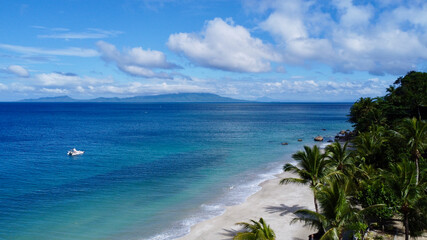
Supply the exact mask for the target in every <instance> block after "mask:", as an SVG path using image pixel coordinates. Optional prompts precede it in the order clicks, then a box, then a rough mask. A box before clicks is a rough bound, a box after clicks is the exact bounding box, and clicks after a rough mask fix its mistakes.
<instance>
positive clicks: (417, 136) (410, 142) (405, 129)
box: [397, 118, 427, 184]
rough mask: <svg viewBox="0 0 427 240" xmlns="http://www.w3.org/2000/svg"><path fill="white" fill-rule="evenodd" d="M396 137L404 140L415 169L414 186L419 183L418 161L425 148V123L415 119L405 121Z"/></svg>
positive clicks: (426, 143)
mask: <svg viewBox="0 0 427 240" xmlns="http://www.w3.org/2000/svg"><path fill="white" fill-rule="evenodd" d="M397 134H398V136H400V137H401V138H403V139H405V141H406V143H407V146H408V148H409V151H410V153H411V157H412V159H413V160H414V161H415V165H416V167H417V176H416V184H418V182H419V175H420V168H419V159H420V157H421V154H422V153H423V152H424V150H425V149H426V148H427V123H426V122H425V121H423V120H417V119H416V118H412V119H409V118H407V119H405V120H403V122H402V125H401V126H400V128H399V131H398V132H397Z"/></svg>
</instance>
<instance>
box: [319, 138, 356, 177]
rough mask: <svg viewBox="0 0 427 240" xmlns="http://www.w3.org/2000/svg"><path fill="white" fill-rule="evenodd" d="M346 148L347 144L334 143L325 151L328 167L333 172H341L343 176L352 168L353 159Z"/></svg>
mask: <svg viewBox="0 0 427 240" xmlns="http://www.w3.org/2000/svg"><path fill="white" fill-rule="evenodd" d="M347 147H348V142H346V143H344V145H342V144H341V143H340V142H338V141H335V142H334V143H332V144H330V145H328V146H327V147H326V149H325V150H326V159H327V162H328V164H329V166H331V167H332V168H333V169H334V170H338V171H342V172H343V173H344V174H346V173H349V172H350V171H351V168H353V166H354V163H353V159H352V157H351V154H350V151H348V149H347Z"/></svg>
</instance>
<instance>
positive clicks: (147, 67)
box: [97, 41, 179, 78]
mask: <svg viewBox="0 0 427 240" xmlns="http://www.w3.org/2000/svg"><path fill="white" fill-rule="evenodd" d="M97 46H98V49H99V52H100V53H101V57H102V59H103V60H105V61H106V62H114V63H115V64H116V65H117V67H118V68H119V69H120V70H121V71H123V72H125V73H127V74H130V75H133V76H139V77H157V78H169V77H170V76H169V74H167V73H164V72H160V73H158V72H154V71H153V70H152V69H155V68H161V69H173V68H179V66H177V65H176V64H173V63H170V62H168V61H167V60H166V55H165V54H164V53H162V52H160V51H156V50H151V49H148V50H144V49H142V47H135V48H131V49H125V50H124V51H123V52H120V51H119V50H117V48H116V47H115V46H114V45H113V44H110V43H107V42H104V41H99V42H97Z"/></svg>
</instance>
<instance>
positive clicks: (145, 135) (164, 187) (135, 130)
mask: <svg viewBox="0 0 427 240" xmlns="http://www.w3.org/2000/svg"><path fill="white" fill-rule="evenodd" d="M350 106H351V104H347V103H331V104H319V103H317V104H308V103H304V104H302V103H300V104H290V103H287V104H285V103H221V104H214V103H203V104H202V103H199V104H197V103H180V104H178V103H177V104H172V103H170V104H165V103H162V104H121V103H118V104H111V103H0V229H1V230H0V239H46V240H48V239H80V240H85V239H88V240H89V239H91V240H92V239H172V238H174V237H178V236H181V235H183V234H185V233H186V232H187V231H188V230H189V227H190V226H191V225H192V224H194V223H196V222H198V221H201V220H203V219H207V218H209V217H211V216H214V215H218V214H220V213H221V212H222V211H223V208H224V206H226V205H231V204H237V203H239V202H242V201H243V200H244V199H245V198H246V197H247V196H249V195H250V194H252V193H254V192H255V191H256V190H258V186H257V185H258V183H259V182H260V181H262V180H263V179H266V178H268V177H271V175H272V173H276V172H280V167H281V165H283V164H284V163H285V162H287V161H291V159H290V155H291V154H292V153H293V152H295V151H296V150H299V149H301V148H302V146H303V145H304V144H308V145H312V144H313V140H312V139H313V137H315V136H317V135H323V136H331V137H332V136H334V135H335V133H336V132H338V131H339V130H341V129H349V128H350V127H351V125H350V124H349V123H348V122H347V114H348V112H349V108H350ZM322 129H326V131H323V130H322ZM298 138H302V139H303V142H297V139H298ZM280 142H288V143H289V145H288V146H282V145H281V144H280ZM73 147H75V148H77V149H78V150H84V151H85V154H84V155H82V156H77V157H68V156H67V155H66V153H67V151H68V150H69V149H70V148H73ZM242 220H243V219H242Z"/></svg>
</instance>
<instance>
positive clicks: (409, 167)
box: [384, 159, 426, 240]
mask: <svg viewBox="0 0 427 240" xmlns="http://www.w3.org/2000/svg"><path fill="white" fill-rule="evenodd" d="M416 177H417V174H416V166H415V164H414V163H413V162H411V161H408V160H406V159H403V161H402V162H400V163H395V164H392V165H391V166H390V171H389V172H385V174H384V179H385V181H386V183H387V185H388V187H389V188H390V190H391V191H392V192H393V193H394V194H395V196H396V197H397V200H398V204H399V206H398V209H397V210H398V211H399V213H400V214H401V216H402V222H403V225H404V227H405V240H408V239H409V235H413V234H412V233H411V234H410V232H409V230H410V226H409V220H410V218H411V213H416V212H417V210H416V209H417V208H418V207H422V206H419V205H418V201H419V200H421V199H423V198H426V194H425V192H424V190H425V187H426V186H425V185H426V184H425V182H421V184H417V182H416Z"/></svg>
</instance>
